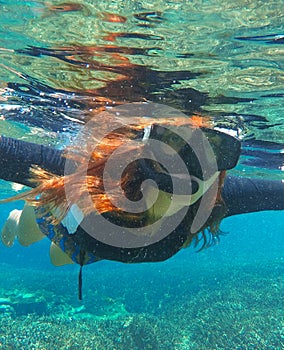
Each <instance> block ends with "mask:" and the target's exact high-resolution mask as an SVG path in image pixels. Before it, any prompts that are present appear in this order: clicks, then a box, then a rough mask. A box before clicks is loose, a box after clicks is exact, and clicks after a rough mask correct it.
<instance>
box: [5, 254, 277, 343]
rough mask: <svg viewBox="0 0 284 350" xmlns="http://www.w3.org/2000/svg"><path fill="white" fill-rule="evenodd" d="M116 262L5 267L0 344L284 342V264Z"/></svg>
mask: <svg viewBox="0 0 284 350" xmlns="http://www.w3.org/2000/svg"><path fill="white" fill-rule="evenodd" d="M111 266H112V265H107V266H104V265H102V266H100V265H99V264H98V265H97V266H92V267H87V268H85V271H84V286H83V301H78V300H77V285H76V283H77V272H78V271H77V268H76V267H74V269H65V268H58V269H56V270H53V271H49V270H38V269H37V270H34V269H31V268H22V269H16V268H15V267H13V268H12V267H11V266H9V265H4V264H2V265H1V266H0V273H1V284H0V349H5V350H9V349H11V350H12V349H17V350H18V349H23V350H30V349H34V350H42V349H46V350H51V349H52V350H54V349H56V350H57V349H58V350H59V349H65V350H67V349H68V350H71V349H72V350H73V349H74V350H75V349H78V350H82V349H83V350H84V349H94V350H95V349H99V350H104V349H112V350H115V349H116V350H126V349H130V350H143V349H147V350H150V349H153V350H154V349H157V350H158V349H164V350H166V349H167V350H169V349H176V350H189V349H197V350H202V349H210V350H212V349H284V261H281V260H279V261H278V262H273V263H267V264H260V263H259V264H245V263H243V264H239V265H237V266H223V267H221V266H217V267H216V266H215V267H213V266H211V267H208V266H207V268H206V266H205V265H204V266H202V259H201V263H200V265H199V266H198V267H197V266H193V268H192V269H191V270H188V271H187V270H186V269H185V268H184V267H181V266H179V265H178V264H167V263H165V264H160V266H159V267H158V266H157V265H153V264H149V265H144V266H140V265H139V266H136V267H132V266H131V267H127V266H124V265H123V266H122V265H117V264H115V265H113V268H110V267H111ZM154 266H155V267H154Z"/></svg>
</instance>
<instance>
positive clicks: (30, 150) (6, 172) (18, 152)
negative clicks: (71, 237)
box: [0, 137, 284, 217]
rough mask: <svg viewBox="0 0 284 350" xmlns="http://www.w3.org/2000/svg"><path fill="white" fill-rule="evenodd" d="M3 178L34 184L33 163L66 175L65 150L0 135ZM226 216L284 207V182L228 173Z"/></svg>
mask: <svg viewBox="0 0 284 350" xmlns="http://www.w3.org/2000/svg"><path fill="white" fill-rule="evenodd" d="M0 159H1V168H0V178H1V179H3V180H7V181H12V182H16V183H20V184H23V185H27V186H30V187H32V186H34V185H33V184H32V183H30V182H29V178H30V167H31V165H32V164H35V165H38V166H40V167H41V168H43V169H45V170H47V171H50V172H52V173H54V174H57V175H63V174H64V166H65V161H66V159H65V158H64V157H63V156H62V151H60V150H56V149H54V148H51V147H47V146H43V145H38V144H35V143H30V142H25V141H20V140H15V139H12V138H6V137H1V141H0ZM222 197H223V199H224V202H225V204H226V207H227V213H226V216H227V217H228V216H231V215H236V214H244V213H250V212H257V211H263V210H284V182H282V181H272V180H265V179H250V178H242V177H236V176H227V177H226V179H225V184H224V187H223V190H222Z"/></svg>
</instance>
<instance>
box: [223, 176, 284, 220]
mask: <svg viewBox="0 0 284 350" xmlns="http://www.w3.org/2000/svg"><path fill="white" fill-rule="evenodd" d="M222 196H223V199H224V201H225V204H226V206H227V214H226V217H228V216H232V215H237V214H245V213H251V212H257V211H263V210H284V182H283V181H281V180H278V181H276V180H275V181H273V180H265V179H248V178H242V177H236V176H227V178H226V179H225V184H224V188H223V191H222Z"/></svg>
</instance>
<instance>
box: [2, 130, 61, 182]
mask: <svg viewBox="0 0 284 350" xmlns="http://www.w3.org/2000/svg"><path fill="white" fill-rule="evenodd" d="M65 161H66V159H65V158H64V157H63V156H62V151H60V150H56V149H54V148H51V147H47V146H43V145H38V144H36V143H31V142H25V141H21V140H15V139H12V138H8V137H4V136H1V137H0V164H1V167H0V178H1V179H3V180H7V181H12V182H16V183H19V184H22V185H27V186H29V187H33V186H35V184H33V183H31V182H30V181H29V179H30V169H31V166H32V165H38V166H40V167H41V168H43V169H45V170H47V171H50V172H52V173H54V174H57V175H63V173H64V166H65Z"/></svg>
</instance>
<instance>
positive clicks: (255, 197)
mask: <svg viewBox="0 0 284 350" xmlns="http://www.w3.org/2000/svg"><path fill="white" fill-rule="evenodd" d="M104 113H105V114H104V118H105V120H104V121H105V123H104V125H110V123H112V125H113V127H112V130H111V131H109V132H108V131H107V130H106V129H107V127H105V128H104V126H103V125H102V121H101V120H99V118H97V119H96V120H95V121H93V124H92V125H91V126H90V124H89V125H88V128H87V130H88V133H86V128H85V131H84V133H83V137H84V139H85V140H88V141H86V142H85V143H86V146H85V147H84V146H83V144H82V143H80V144H79V147H75V146H73V147H70V148H69V150H68V152H66V150H63V151H62V150H57V149H55V148H51V147H47V146H43V145H39V144H35V143H30V142H25V141H21V140H16V139H12V138H7V137H3V136H2V137H1V138H0V158H1V160H2V166H1V170H0V178H1V179H3V180H6V181H11V182H16V183H18V184H22V185H26V186H29V187H31V188H32V189H31V190H29V191H28V192H24V193H21V194H19V195H17V196H15V197H13V198H12V199H9V200H16V199H17V200H18V199H24V200H25V201H26V202H27V204H28V205H26V206H25V207H24V209H23V211H16V214H15V213H14V214H13V212H12V213H11V215H10V217H9V218H8V220H7V222H6V225H5V226H4V228H3V231H2V241H3V242H4V244H6V245H7V246H11V245H12V244H13V241H14V239H15V237H16V236H18V239H19V241H20V242H22V244H24V245H28V244H30V243H32V242H33V241H37V240H38V239H41V238H42V237H44V236H47V237H48V238H49V239H50V240H51V241H52V242H53V244H52V250H51V257H52V260H53V262H54V263H55V264H56V265H60V264H64V263H66V262H75V263H78V264H80V265H81V266H82V265H85V264H89V263H92V262H94V261H98V260H102V259H109V260H116V261H122V262H126V263H137V262H147V261H162V260H165V259H168V258H170V257H171V256H173V255H174V254H176V253H177V252H178V251H179V250H180V249H181V248H183V247H186V246H188V245H190V244H191V243H193V244H194V245H195V246H199V247H200V249H202V248H204V247H206V246H209V245H210V244H214V242H216V241H218V239H219V233H220V232H219V231H220V230H219V225H220V222H221V220H222V219H223V218H226V217H229V216H231V215H237V214H243V213H249V212H257V211H263V210H283V209H284V183H283V181H271V180H264V179H250V178H240V177H236V176H229V175H226V171H227V170H229V169H232V168H233V167H235V166H236V164H237V162H238V158H239V154H240V141H239V140H238V139H236V138H235V137H233V136H230V135H228V134H226V133H224V132H221V131H219V130H216V129H214V128H209V127H208V125H206V126H204V122H203V121H202V122H200V120H199V121H198V122H196V120H195V119H194V118H192V119H190V118H187V119H182V118H175V119H171V118H168V119H167V118H164V119H153V118H136V119H134V120H133V121H131V123H130V122H127V125H126V124H125V123H123V122H121V121H120V120H117V117H116V116H114V115H115V114H114V113H113V114H112V115H111V117H110V113H109V112H104ZM110 118H112V120H110ZM98 123H100V129H98ZM202 123H203V124H202ZM93 130H96V137H94V136H93ZM98 133H100V134H101V135H102V137H101V139H100V141H99V142H98V141H97V139H98V138H99V137H98V135H97V134H98ZM94 139H96V142H95V146H94ZM150 141H155V142H156V143H155V144H154V146H153V145H152V146H151V147H149V144H150V143H151V142H150ZM207 143H208V144H207ZM147 147H148V151H146V153H145V149H147ZM133 150H135V152H136V153H135V156H133ZM210 152H211V153H210ZM114 155H115V157H114ZM175 156H177V158H175ZM212 157H214V159H213V158H212ZM175 159H177V160H175ZM180 159H181V160H182V163H183V164H182V165H181V166H180V165H179V160H180ZM121 162H123V164H125V163H126V164H127V166H124V168H123V169H124V170H123V171H122V172H121V174H120V175H119V178H118V179H117V178H116V177H117V174H111V175H110V174H108V176H107V180H106V175H105V171H106V168H107V165H108V164H109V163H111V164H112V168H114V169H115V171H114V172H116V171H117V172H119V167H121V164H122V163H121ZM163 162H164V163H167V164H163ZM184 165H185V167H183V166H184ZM170 167H172V169H170ZM179 167H180V169H178V168H179ZM68 169H69V170H68ZM70 169H71V170H70ZM145 180H150V183H148V185H145V184H147V182H145ZM153 182H154V183H155V184H156V185H155V186H154V185H153ZM143 187H144V188H143ZM107 190H108V191H107ZM153 193H154V195H153ZM153 198H154V199H153ZM123 201H124V202H127V201H129V202H130V203H132V204H135V203H138V204H139V205H140V206H139V205H138V204H137V205H138V207H136V209H135V210H132V211H130V210H128V209H129V208H127V206H126V205H125V204H123ZM141 203H143V204H141ZM145 203H146V204H145ZM30 206H33V208H34V210H31V207H30ZM137 208H138V209H137ZM180 213H182V214H181V215H180V216H179V214H180ZM31 217H33V220H34V223H32V222H31ZM27 218H28V219H27ZM98 218H100V220H102V221H100V220H98ZM173 218H174V219H173ZM35 221H36V222H35ZM157 222H158V224H157ZM108 223H110V227H111V228H110V229H108V227H107V226H108ZM13 225H14V226H13ZM19 225H20V226H21V227H20V229H19V227H16V226H19ZM71 226H72V228H71ZM11 227H13V228H14V229H11ZM31 228H32V229H31ZM31 232H33V233H31ZM35 232H36V233H35ZM58 248H59V249H58ZM62 252H64V254H63V253H62ZM57 255H58V256H57ZM56 256H57V258H56Z"/></svg>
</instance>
